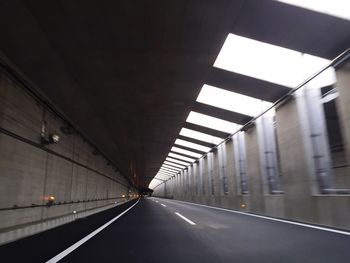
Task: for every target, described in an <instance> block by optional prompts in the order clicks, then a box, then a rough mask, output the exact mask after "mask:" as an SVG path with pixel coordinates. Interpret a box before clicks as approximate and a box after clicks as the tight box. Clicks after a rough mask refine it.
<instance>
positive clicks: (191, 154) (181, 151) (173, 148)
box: [171, 146, 202, 158]
mask: <svg viewBox="0 0 350 263" xmlns="http://www.w3.org/2000/svg"><path fill="white" fill-rule="evenodd" d="M171 151H172V152H177V153H182V154H185V155H188V156H192V157H194V158H199V157H201V156H202V154H199V153H195V152H191V151H188V150H184V149H181V148H179V147H176V146H173V147H172V148H171Z"/></svg>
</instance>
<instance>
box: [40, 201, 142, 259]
mask: <svg viewBox="0 0 350 263" xmlns="http://www.w3.org/2000/svg"><path fill="white" fill-rule="evenodd" d="M139 201H140V199H139V200H137V202H136V203H135V204H133V205H132V206H130V207H129V208H128V209H126V210H125V211H123V212H121V213H120V214H119V215H117V216H116V217H114V218H113V219H111V220H110V221H108V222H107V223H106V224H104V225H103V226H101V227H99V228H97V229H96V230H95V231H93V232H92V233H90V234H88V235H87V236H86V237H84V238H82V239H80V240H79V241H78V242H76V243H74V244H73V245H71V246H70V247H69V248H67V249H66V250H63V251H62V252H61V253H59V254H58V255H56V256H55V257H53V258H51V259H50V260H48V261H46V263H56V262H58V261H59V260H61V259H62V258H64V257H65V256H67V255H68V254H69V253H71V252H73V251H74V250H75V249H77V248H78V247H80V246H81V245H82V244H84V243H85V242H86V241H88V240H89V239H90V238H92V237H93V236H95V235H97V234H98V233H99V232H101V231H102V230H103V229H105V228H106V227H107V226H109V225H110V224H112V223H113V222H114V221H115V220H117V219H118V218H119V217H121V216H122V215H124V214H125V213H127V212H128V211H129V210H130V209H131V208H133V207H134V206H135V205H137V203H138V202H139Z"/></svg>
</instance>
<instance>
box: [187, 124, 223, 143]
mask: <svg viewBox="0 0 350 263" xmlns="http://www.w3.org/2000/svg"><path fill="white" fill-rule="evenodd" d="M180 135H182V136H185V137H189V138H192V139H195V140H198V141H202V142H208V143H212V144H215V145H217V144H219V143H220V142H222V141H223V140H224V139H222V138H219V137H216V136H212V135H209V134H206V133H203V132H198V131H194V130H190V129H187V128H182V129H181V131H180Z"/></svg>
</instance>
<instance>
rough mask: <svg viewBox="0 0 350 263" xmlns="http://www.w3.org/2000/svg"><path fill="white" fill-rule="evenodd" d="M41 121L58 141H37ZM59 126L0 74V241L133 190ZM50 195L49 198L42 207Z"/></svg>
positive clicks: (121, 198) (78, 138)
mask: <svg viewBox="0 0 350 263" xmlns="http://www.w3.org/2000/svg"><path fill="white" fill-rule="evenodd" d="M44 122H46V124H47V127H46V136H48V135H49V134H53V133H55V134H58V135H59V136H60V141H59V143H57V144H47V145H43V144H42V139H41V130H42V125H43V123H44ZM62 127H67V123H65V121H63V120H62V119H60V118H58V117H57V116H56V115H55V114H54V113H53V112H51V111H49V110H48V109H47V108H46V107H45V106H44V105H43V104H42V103H41V102H40V101H37V100H36V99H34V98H33V97H32V96H30V95H29V94H28V93H27V92H25V91H24V90H23V89H22V88H21V87H19V86H18V85H17V84H16V83H14V82H13V81H11V80H10V79H9V78H8V77H6V76H5V75H3V74H0V128H1V130H0V243H1V242H8V241H11V240H13V239H17V238H21V237H23V236H25V235H28V234H30V233H34V232H37V231H34V230H33V228H30V226H33V227H34V226H37V225H38V224H41V225H42V224H43V222H46V224H45V227H42V228H40V229H39V228H37V229H39V230H40V231H42V230H45V229H47V228H49V227H52V226H55V224H51V223H50V220H55V222H58V221H59V219H60V218H67V216H68V218H69V216H70V215H72V213H73V212H74V214H79V213H86V211H89V213H94V211H95V212H97V211H100V210H101V208H103V207H110V206H111V205H115V203H116V202H118V203H120V202H124V201H125V200H126V198H127V195H128V194H129V190H132V191H133V192H132V194H135V193H136V192H135V191H134V190H133V189H131V188H129V186H128V183H127V181H126V180H125V179H124V178H123V177H122V176H121V175H120V174H119V172H117V170H116V169H115V168H114V167H113V166H112V165H109V164H107V160H106V159H105V158H104V157H103V156H102V155H101V154H96V153H94V147H92V145H91V144H89V142H87V141H86V140H84V138H82V136H80V135H79V134H78V133H77V132H75V131H74V130H72V133H71V134H65V133H64V132H63V131H62ZM50 196H53V197H54V202H53V204H52V205H51V206H47V204H48V201H49V200H48V198H49V197H50ZM72 220H73V219H72ZM68 221H69V220H68ZM62 222H63V221H62ZM64 222H67V220H65V221H64ZM56 225H57V224H56ZM28 226H29V230H28ZM21 229H27V230H26V231H21ZM14 231H16V233H17V234H16V235H13V233H14ZM9 233H12V234H9Z"/></svg>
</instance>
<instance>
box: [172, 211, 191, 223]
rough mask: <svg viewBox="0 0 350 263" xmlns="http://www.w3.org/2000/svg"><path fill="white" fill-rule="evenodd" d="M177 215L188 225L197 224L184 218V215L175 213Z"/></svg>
mask: <svg viewBox="0 0 350 263" xmlns="http://www.w3.org/2000/svg"><path fill="white" fill-rule="evenodd" d="M175 214H176V215H177V216H179V217H181V218H182V219H183V220H185V221H186V222H187V223H189V224H190V225H195V224H196V223H195V222H192V221H191V220H189V219H188V218H186V217H184V216H183V215H181V214H180V213H178V212H175Z"/></svg>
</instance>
